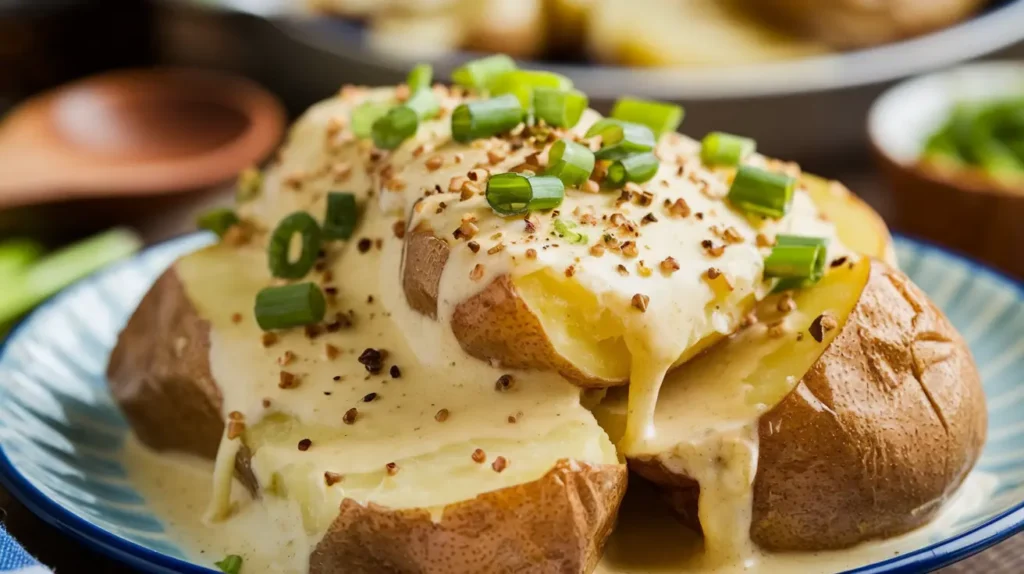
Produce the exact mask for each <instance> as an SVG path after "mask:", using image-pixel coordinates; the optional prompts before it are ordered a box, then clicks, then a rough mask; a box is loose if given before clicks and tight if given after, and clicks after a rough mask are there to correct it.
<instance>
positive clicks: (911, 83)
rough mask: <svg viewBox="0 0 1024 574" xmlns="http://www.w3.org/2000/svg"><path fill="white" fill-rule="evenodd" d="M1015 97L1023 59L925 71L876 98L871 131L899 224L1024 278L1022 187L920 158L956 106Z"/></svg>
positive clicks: (1023, 84) (1021, 89)
mask: <svg viewBox="0 0 1024 574" xmlns="http://www.w3.org/2000/svg"><path fill="white" fill-rule="evenodd" d="M1012 96H1017V97H1021V96H1024V63H1018V62H989V63H978V64H970V65H966V66H962V67H958V68H954V69H951V70H947V71H942V72H937V73H934V74H930V75H926V76H922V77H919V78H915V79H912V80H908V81H906V82H903V83H901V84H898V85H896V86H894V87H893V88H891V89H890V90H888V91H887V92H885V93H884V94H883V95H882V96H881V97H880V98H879V99H878V100H877V101H876V102H875V104H874V105H873V106H872V108H871V111H870V113H869V116H868V135H869V137H870V140H871V144H872V147H873V151H874V153H875V157H876V158H877V160H878V162H879V164H880V166H881V169H882V171H883V173H884V175H885V177H886V179H887V180H888V183H889V186H890V192H891V200H892V209H893V214H892V221H891V223H892V225H893V227H894V228H896V229H897V230H898V231H901V232H904V233H907V234H909V235H914V236H918V237H921V238H924V239H928V240H931V241H934V242H936V243H939V244H941V245H944V246H947V247H950V248H953V249H956V250H959V251H963V252H965V253H968V254H970V255H973V256H975V257H977V258H979V259H982V260H984V261H987V262H989V263H991V264H993V265H995V266H996V267H998V268H1000V269H1003V270H1004V271H1007V272H1008V273H1010V274H1013V275H1015V276H1017V277H1024V253H1022V251H1024V184H1022V185H1021V186H1013V185H1009V184H1007V183H1004V182H1000V181H998V180H995V179H992V178H989V177H987V176H984V175H983V174H980V173H978V172H971V171H966V170H965V171H956V172H943V171H939V170H936V169H934V168H928V167H925V166H922V165H921V164H920V163H919V157H920V154H921V151H922V149H923V147H924V144H925V141H926V140H927V138H928V137H929V136H930V135H931V134H933V133H934V132H935V131H936V130H937V129H939V127H940V126H941V125H942V124H943V123H944V122H945V121H946V119H947V118H948V116H949V113H950V111H951V109H952V108H953V106H954V105H955V104H956V103H958V102H963V101H985V100H991V99H997V98H1002V97H1012Z"/></svg>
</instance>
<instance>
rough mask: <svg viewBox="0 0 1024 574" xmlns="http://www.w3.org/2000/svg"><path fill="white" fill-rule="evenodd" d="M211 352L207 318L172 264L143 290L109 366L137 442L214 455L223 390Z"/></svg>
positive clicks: (109, 376)
mask: <svg viewBox="0 0 1024 574" xmlns="http://www.w3.org/2000/svg"><path fill="white" fill-rule="evenodd" d="M209 355H210V324H209V323H208V322H207V321H205V320H203V319H202V318H201V317H199V315H198V313H197V312H196V309H195V307H193V306H192V303H191V301H189V298H188V295H187V294H186V292H185V287H184V285H182V282H181V279H180V278H179V277H178V274H177V272H176V271H175V269H174V267H173V266H172V267H171V268H170V269H168V270H167V271H165V272H164V273H163V275H161V276H160V278H159V279H157V281H156V283H154V284H153V287H152V288H150V290H149V292H148V293H146V295H145V297H143V298H142V302H141V303H139V306H138V308H137V309H136V310H135V313H134V314H133V315H132V317H131V319H129V321H128V324H127V325H126V326H125V328H124V330H123V331H121V334H120V335H119V336H118V338H117V346H115V347H114V351H113V353H112V354H111V355H110V363H109V365H108V366H107V381H108V384H109V386H110V391H111V393H112V394H113V396H114V400H116V401H117V404H118V405H120V407H121V411H122V412H124V414H125V417H126V418H127V419H128V422H129V423H130V424H131V426H132V429H133V430H134V431H135V434H136V436H138V437H139V440H141V441H142V442H143V444H145V445H146V446H148V447H150V448H152V449H154V450H157V451H165V450H173V451H180V452H186V453H189V454H194V455H197V456H201V457H203V458H207V459H211V460H212V459H213V458H215V457H216V456H217V447H218V445H219V443H220V436H221V434H222V433H223V432H224V421H223V418H222V416H221V412H220V411H221V404H222V402H223V398H222V396H221V392H220V389H219V388H218V387H217V383H216V381H214V380H213V375H212V374H211V372H210V360H209Z"/></svg>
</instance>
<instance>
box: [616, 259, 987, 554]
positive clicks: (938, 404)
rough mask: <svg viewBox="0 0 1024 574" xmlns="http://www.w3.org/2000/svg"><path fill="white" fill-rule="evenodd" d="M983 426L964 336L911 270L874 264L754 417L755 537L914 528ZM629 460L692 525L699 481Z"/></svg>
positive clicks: (974, 454) (972, 449)
mask: <svg viewBox="0 0 1024 574" xmlns="http://www.w3.org/2000/svg"><path fill="white" fill-rule="evenodd" d="M986 427H987V411H986V408H985V399H984V394H983V391H982V388H981V382H980V379H979V377H978V373H977V369H976V368H975V366H974V362H973V360H972V358H971V355H970V351H969V350H968V349H967V346H966V344H965V343H964V341H963V340H962V339H961V337H960V335H959V334H958V333H957V332H956V330H955V329H954V328H953V326H952V325H950V323H949V321H948V320H947V319H946V317H945V316H944V315H943V314H942V312H941V311H939V309H938V308H936V307H935V305H934V304H932V303H931V301H929V300H928V299H927V297H926V296H925V295H924V294H923V293H922V292H921V291H920V290H919V289H918V288H917V287H916V286H914V285H913V284H912V283H911V282H910V280H909V279H908V278H907V277H906V276H905V275H903V274H902V273H900V272H899V271H896V270H894V269H892V268H891V267H889V266H888V265H886V264H885V263H882V262H879V261H873V262H872V268H871V274H870V276H869V278H868V283H867V285H866V286H865V288H864V291H863V292H862V294H861V296H860V299H859V300H858V302H857V305H856V306H855V307H854V309H853V311H852V312H851V314H850V316H849V318H848V319H847V322H846V324H845V325H844V327H843V330H842V331H841V332H840V333H839V334H838V335H837V336H836V338H835V339H834V340H833V341H832V343H831V345H829V347H828V348H827V349H826V350H825V351H824V353H823V354H822V355H821V357H820V358H819V359H818V360H817V361H816V362H815V363H814V365H813V366H812V367H811V368H810V370H808V372H807V373H806V374H805V375H804V376H803V378H802V379H801V380H800V382H799V383H798V384H797V386H796V387H795V388H794V390H793V391H792V392H791V393H790V394H789V395H787V396H786V397H785V398H784V399H783V400H782V401H781V402H780V403H779V404H778V405H776V406H775V407H774V408H772V409H771V410H770V411H769V412H767V413H765V414H764V415H762V417H761V419H760V421H759V424H758V432H759V435H760V453H759V456H758V469H757V475H756V477H755V479H754V486H753V488H754V497H753V518H752V523H751V528H750V536H751V539H752V540H753V541H754V542H755V543H757V544H758V545H759V546H761V547H763V548H765V549H768V550H773V551H812V550H824V549H835V548H844V547H848V546H852V545H854V544H857V543H859V542H862V541H864V540H869V539H872V538H881V537H889V536H894V535H897V534H901V533H904V532H907V531H909V530H912V529H914V528H917V527H918V526H921V525H922V524H924V523H926V522H928V521H929V520H931V519H932V518H933V517H934V516H935V513H936V512H937V511H938V510H939V507H940V506H941V504H942V502H943V501H944V500H945V499H946V498H947V497H948V496H949V495H950V494H952V492H953V491H954V490H955V489H956V488H957V487H959V486H960V484H961V483H962V482H963V480H964V479H965V478H966V477H967V473H968V472H969V471H970V470H971V468H972V467H973V466H974V463H975V462H976V461H977V459H978V456H979V454H980V452H981V448H982V445H983V443H984V441H985V432H986ZM630 468H631V469H633V470H634V471H636V472H637V473H638V474H640V475H642V476H644V477H646V478H648V479H650V480H652V481H654V482H656V483H658V484H660V485H662V486H664V487H666V488H667V489H669V490H670V491H671V493H670V496H669V499H670V502H671V503H672V504H673V506H674V507H676V508H677V509H678V510H681V511H682V513H683V514H684V516H687V517H689V519H690V522H691V523H693V522H695V517H696V502H697V494H698V492H699V489H698V487H697V485H696V483H694V482H693V481H692V480H690V479H689V478H687V477H681V476H673V475H671V474H670V473H669V472H668V471H667V469H665V467H664V466H663V465H662V464H661V463H660V462H659V461H658V460H657V459H656V458H655V459H649V460H637V461H631V462H630Z"/></svg>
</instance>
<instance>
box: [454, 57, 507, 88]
mask: <svg viewBox="0 0 1024 574" xmlns="http://www.w3.org/2000/svg"><path fill="white" fill-rule="evenodd" d="M515 69H516V63H515V61H514V60H512V58H509V57H508V56H506V55H505V54H495V55H493V56H487V57H486V58H480V59H479V60H473V61H471V62H467V63H466V64H464V65H462V66H460V67H458V68H456V69H455V71H454V72H452V81H454V82H455V83H456V84H458V85H460V86H463V87H466V88H474V89H477V90H487V89H489V88H490V86H491V82H493V81H494V79H495V78H497V77H498V76H501V75H502V74H504V73H506V72H509V71H512V70H515Z"/></svg>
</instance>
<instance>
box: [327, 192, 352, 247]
mask: <svg viewBox="0 0 1024 574" xmlns="http://www.w3.org/2000/svg"><path fill="white" fill-rule="evenodd" d="M358 216H359V212H358V210H357V208H356V196H355V195H354V194H351V193H347V192H342V191H332V192H329V193H328V194H327V214H326V215H325V216H324V226H323V230H322V232H323V233H322V235H323V238H324V239H349V238H350V237H352V233H353V232H354V231H355V229H356V220H357V219H358Z"/></svg>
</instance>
